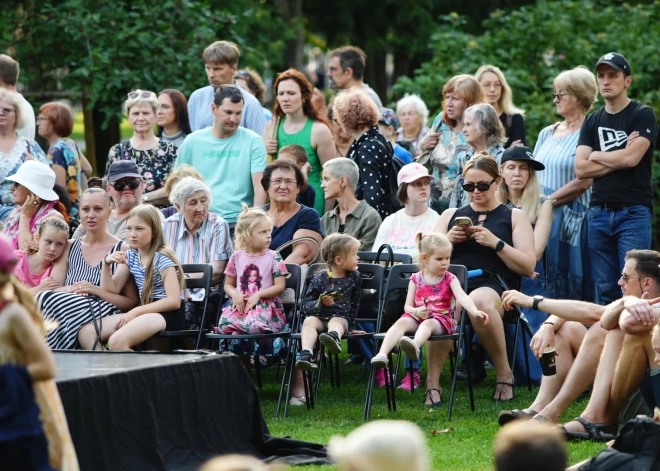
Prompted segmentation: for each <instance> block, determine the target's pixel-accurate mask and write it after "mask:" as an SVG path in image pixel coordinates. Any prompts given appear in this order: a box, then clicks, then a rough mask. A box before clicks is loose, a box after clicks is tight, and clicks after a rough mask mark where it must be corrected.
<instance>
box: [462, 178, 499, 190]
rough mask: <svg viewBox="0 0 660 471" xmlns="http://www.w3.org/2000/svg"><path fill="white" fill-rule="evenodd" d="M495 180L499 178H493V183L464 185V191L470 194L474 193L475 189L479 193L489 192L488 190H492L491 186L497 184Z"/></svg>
mask: <svg viewBox="0 0 660 471" xmlns="http://www.w3.org/2000/svg"><path fill="white" fill-rule="evenodd" d="M495 180H497V178H493V181H491V182H490V183H486V182H479V183H463V189H464V190H465V191H467V192H468V193H472V192H473V191H474V189H475V188H476V189H477V190H479V191H488V190H490V186H491V185H492V184H493V183H495Z"/></svg>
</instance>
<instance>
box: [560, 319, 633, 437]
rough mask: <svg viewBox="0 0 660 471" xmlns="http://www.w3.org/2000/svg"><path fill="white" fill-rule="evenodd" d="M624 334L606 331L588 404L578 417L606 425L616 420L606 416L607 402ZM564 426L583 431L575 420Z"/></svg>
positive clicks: (569, 429) (619, 331)
mask: <svg viewBox="0 0 660 471" xmlns="http://www.w3.org/2000/svg"><path fill="white" fill-rule="evenodd" d="M625 335H626V334H624V333H623V332H622V331H621V329H613V330H610V331H609V332H608V333H607V339H606V340H605V347H604V348H603V354H602V355H601V356H600V363H599V364H598V369H597V370H596V379H595V380H594V388H593V391H591V397H590V398H589V404H587V407H586V409H584V412H582V414H580V417H582V418H583V419H585V420H588V421H589V422H602V423H604V424H606V425H610V424H613V423H614V422H616V419H614V420H612V419H610V418H609V417H607V403H608V402H609V400H610V391H611V390H612V381H613V380H614V371H615V370H616V364H617V361H618V360H619V355H620V353H621V346H622V345H623V338H624V336H625ZM644 366H645V367H646V362H644ZM564 427H565V428H566V430H567V431H569V432H584V431H585V430H584V427H583V426H582V424H580V423H579V422H577V421H571V422H568V423H567V424H565V425H564Z"/></svg>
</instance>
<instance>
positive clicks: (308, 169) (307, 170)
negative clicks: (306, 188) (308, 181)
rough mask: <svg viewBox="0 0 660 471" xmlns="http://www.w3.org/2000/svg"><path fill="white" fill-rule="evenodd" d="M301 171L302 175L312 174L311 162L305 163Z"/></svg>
mask: <svg viewBox="0 0 660 471" xmlns="http://www.w3.org/2000/svg"><path fill="white" fill-rule="evenodd" d="M300 170H301V171H302V173H304V174H305V175H309V174H310V173H312V166H311V165H310V163H309V162H305V163H304V164H303V166H302V167H300Z"/></svg>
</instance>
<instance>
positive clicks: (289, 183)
mask: <svg viewBox="0 0 660 471" xmlns="http://www.w3.org/2000/svg"><path fill="white" fill-rule="evenodd" d="M282 183H284V184H285V185H286V186H295V185H296V184H297V183H298V182H297V181H295V180H291V179H289V178H287V179H286V180H284V179H281V178H278V179H277V180H271V181H270V185H271V186H280V185H281V184H282Z"/></svg>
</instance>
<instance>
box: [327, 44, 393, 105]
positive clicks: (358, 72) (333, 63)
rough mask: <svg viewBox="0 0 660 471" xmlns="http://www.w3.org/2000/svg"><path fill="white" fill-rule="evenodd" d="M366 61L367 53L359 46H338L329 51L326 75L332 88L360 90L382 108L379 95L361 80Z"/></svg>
mask: <svg viewBox="0 0 660 471" xmlns="http://www.w3.org/2000/svg"><path fill="white" fill-rule="evenodd" d="M366 62H367V55H366V54H365V53H364V51H363V50H362V49H360V48H359V47H354V46H344V47H340V48H339V49H335V50H334V51H332V52H331V53H330V65H329V66H328V77H329V78H330V81H331V82H332V86H333V87H334V88H337V89H338V90H355V89H359V90H362V91H363V92H365V93H366V94H367V95H369V97H370V98H371V99H372V100H373V101H374V103H376V106H378V108H382V107H383V103H382V102H381V101H380V97H379V96H378V95H377V94H376V92H375V91H374V90H373V88H371V87H370V86H369V85H367V84H366V83H364V81H363V80H362V77H363V76H364V68H365V65H366Z"/></svg>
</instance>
